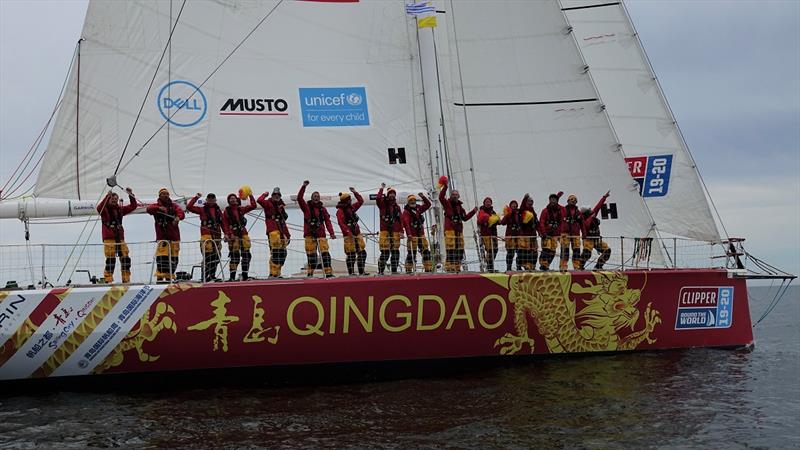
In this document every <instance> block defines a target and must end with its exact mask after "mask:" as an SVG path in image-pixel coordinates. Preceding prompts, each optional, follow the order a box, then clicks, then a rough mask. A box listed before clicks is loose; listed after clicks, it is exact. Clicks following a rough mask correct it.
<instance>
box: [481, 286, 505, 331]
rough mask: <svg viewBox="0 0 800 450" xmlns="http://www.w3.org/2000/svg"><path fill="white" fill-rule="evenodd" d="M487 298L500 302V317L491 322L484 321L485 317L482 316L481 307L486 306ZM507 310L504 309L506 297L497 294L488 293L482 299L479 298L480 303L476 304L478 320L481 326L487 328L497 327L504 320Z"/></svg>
mask: <svg viewBox="0 0 800 450" xmlns="http://www.w3.org/2000/svg"><path fill="white" fill-rule="evenodd" d="M489 300H497V301H498V302H500V318H499V319H497V322H495V323H491V324H490V323H488V322H486V318H485V317H483V307H484V306H486V303H488V302H489ZM507 312H508V311H507V310H506V299H504V298H503V297H501V296H499V295H497V294H489V295H487V296H486V297H483V300H481V304H480V305H478V322H479V323H480V324H481V326H482V327H483V328H486V329H487V330H494V329H495V328H497V327H499V326H500V325H502V324H503V322H505V321H506V313H507Z"/></svg>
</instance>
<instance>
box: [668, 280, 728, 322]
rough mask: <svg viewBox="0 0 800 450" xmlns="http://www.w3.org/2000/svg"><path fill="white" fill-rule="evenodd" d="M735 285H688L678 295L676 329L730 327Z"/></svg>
mask: <svg viewBox="0 0 800 450" xmlns="http://www.w3.org/2000/svg"><path fill="white" fill-rule="evenodd" d="M732 324H733V286H724V287H718V286H687V287H683V288H681V292H680V294H679V295H678V314H677V316H676V318H675V329H676V330H697V329H706V328H730V327H731V325H732Z"/></svg>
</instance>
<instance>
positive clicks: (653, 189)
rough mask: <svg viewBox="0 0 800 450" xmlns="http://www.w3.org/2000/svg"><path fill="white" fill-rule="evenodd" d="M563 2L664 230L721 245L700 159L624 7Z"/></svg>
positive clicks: (635, 172) (590, 0)
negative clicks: (698, 164) (691, 150)
mask: <svg viewBox="0 0 800 450" xmlns="http://www.w3.org/2000/svg"><path fill="white" fill-rule="evenodd" d="M562 4H563V5H562V6H563V8H564V10H565V13H566V15H567V18H568V20H569V23H570V24H571V25H572V26H573V27H574V33H575V35H576V38H577V40H578V43H579V44H580V48H581V51H582V52H583V56H584V58H585V59H586V62H587V64H588V65H589V72H590V73H591V75H592V78H593V79H594V81H595V83H596V85H597V90H598V91H599V93H600V98H601V100H602V101H603V103H604V104H605V105H606V106H607V108H608V113H609V115H610V117H611V122H612V124H613V126H614V129H615V131H616V133H617V136H618V137H619V140H620V143H621V144H622V151H623V152H624V154H625V156H626V157H627V158H628V161H629V164H630V169H631V171H632V173H633V175H635V176H636V177H637V179H638V180H640V181H641V183H642V196H643V197H644V198H645V201H646V202H647V205H648V207H649V209H650V212H651V213H652V214H653V217H654V218H655V221H656V224H657V227H658V229H659V230H660V231H662V232H666V233H670V234H674V235H677V236H684V237H689V238H694V239H700V240H706V241H711V242H719V240H720V235H719V231H718V229H717V225H716V223H715V222H714V218H713V216H712V214H711V209H710V208H709V202H708V200H707V198H706V194H705V190H704V189H703V185H702V183H701V180H700V177H699V174H698V171H697V168H696V166H695V163H694V160H693V158H692V156H691V154H690V153H689V150H688V147H687V145H686V142H685V141H684V140H683V137H682V136H681V134H680V131H679V129H678V127H677V125H676V122H675V118H674V117H673V115H672V113H671V111H670V109H669V107H668V105H667V103H666V100H665V98H664V95H663V92H662V91H661V88H660V86H659V84H658V82H657V80H656V77H655V74H654V73H653V70H652V68H651V66H650V64H649V62H648V60H647V57H646V55H645V53H644V49H643V48H642V46H641V43H640V41H639V38H638V36H637V34H636V31H635V30H634V28H633V25H632V23H631V21H630V19H629V17H628V15H627V12H626V11H625V7H624V5H623V4H622V3H621V2H611V3H609V2H604V1H598V0H564V1H563V2H562Z"/></svg>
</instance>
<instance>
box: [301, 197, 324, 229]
mask: <svg viewBox="0 0 800 450" xmlns="http://www.w3.org/2000/svg"><path fill="white" fill-rule="evenodd" d="M315 213H320V214H319V215H317V214H315ZM322 221H323V214H322V204H321V203H320V204H314V203H309V204H308V215H307V216H306V217H305V222H306V224H307V225H308V227H309V228H310V229H311V231H312V232H314V233H316V232H317V230H318V229H319V227H320V226H322Z"/></svg>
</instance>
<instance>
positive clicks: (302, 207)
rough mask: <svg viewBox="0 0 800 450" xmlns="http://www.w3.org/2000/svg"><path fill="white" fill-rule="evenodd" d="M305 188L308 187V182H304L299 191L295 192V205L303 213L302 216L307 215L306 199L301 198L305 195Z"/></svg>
mask: <svg viewBox="0 0 800 450" xmlns="http://www.w3.org/2000/svg"><path fill="white" fill-rule="evenodd" d="M306 186H308V181H304V182H303V185H302V186H300V190H299V191H297V204H298V205H299V206H300V210H301V211H303V214H308V213H309V211H308V203H306V199H305V198H303V197H304V196H305V195H306Z"/></svg>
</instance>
